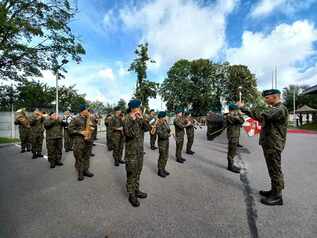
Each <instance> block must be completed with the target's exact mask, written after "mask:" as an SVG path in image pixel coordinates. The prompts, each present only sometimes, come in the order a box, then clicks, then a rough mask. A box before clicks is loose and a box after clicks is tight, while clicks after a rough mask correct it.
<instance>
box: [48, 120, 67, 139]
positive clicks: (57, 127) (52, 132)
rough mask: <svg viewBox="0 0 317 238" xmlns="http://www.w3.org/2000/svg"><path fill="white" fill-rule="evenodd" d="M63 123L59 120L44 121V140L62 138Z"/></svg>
mask: <svg viewBox="0 0 317 238" xmlns="http://www.w3.org/2000/svg"><path fill="white" fill-rule="evenodd" d="M63 126H64V123H63V122H62V121H60V120H51V119H45V121H44V127H45V129H46V139H47V140H51V139H59V138H62V137H63Z"/></svg>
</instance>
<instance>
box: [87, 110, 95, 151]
mask: <svg viewBox="0 0 317 238" xmlns="http://www.w3.org/2000/svg"><path fill="white" fill-rule="evenodd" d="M88 112H89V117H88V119H89V121H90V123H91V129H92V136H91V137H90V139H89V146H88V150H89V153H90V157H93V156H95V154H94V153H93V152H92V149H93V146H95V143H94V140H95V136H96V133H97V122H96V114H95V112H94V110H92V109H88Z"/></svg>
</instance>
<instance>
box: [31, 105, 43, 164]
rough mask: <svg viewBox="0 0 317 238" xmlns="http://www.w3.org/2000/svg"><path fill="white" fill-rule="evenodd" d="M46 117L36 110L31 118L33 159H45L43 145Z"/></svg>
mask: <svg viewBox="0 0 317 238" xmlns="http://www.w3.org/2000/svg"><path fill="white" fill-rule="evenodd" d="M44 117H45V114H44V113H42V112H40V111H39V110H35V111H34V112H33V115H32V117H31V122H30V125H31V132H32V153H33V157H32V159H37V158H39V157H43V155H42V145H43V139H44V125H43V123H44Z"/></svg>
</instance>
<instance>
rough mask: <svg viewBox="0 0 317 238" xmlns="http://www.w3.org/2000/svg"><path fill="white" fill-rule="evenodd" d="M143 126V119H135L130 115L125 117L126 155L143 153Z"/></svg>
mask: <svg viewBox="0 0 317 238" xmlns="http://www.w3.org/2000/svg"><path fill="white" fill-rule="evenodd" d="M144 129H145V124H144V121H143V119H136V120H133V118H132V117H131V116H130V115H127V116H126V117H125V121H124V135H125V137H126V140H125V141H126V147H125V148H126V155H135V154H139V153H143V142H144V141H143V137H144Z"/></svg>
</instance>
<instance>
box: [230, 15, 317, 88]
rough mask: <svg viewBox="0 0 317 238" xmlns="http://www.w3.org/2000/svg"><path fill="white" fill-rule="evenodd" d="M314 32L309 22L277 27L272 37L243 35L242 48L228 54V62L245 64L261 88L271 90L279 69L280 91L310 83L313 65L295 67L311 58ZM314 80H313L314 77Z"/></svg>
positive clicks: (315, 39)
mask: <svg viewBox="0 0 317 238" xmlns="http://www.w3.org/2000/svg"><path fill="white" fill-rule="evenodd" d="M316 41H317V30H316V28H315V27H314V25H313V24H312V23H310V22H308V21H296V22H294V23H293V24H291V25H288V24H281V25H278V26H277V27H276V28H275V29H274V30H273V31H272V32H271V33H269V34H263V33H253V32H249V31H246V32H244V33H243V37H242V46H241V47H240V48H231V49H228V50H227V60H228V61H229V62H230V63H233V64H245V65H247V66H249V68H250V69H251V71H252V72H253V73H255V74H256V76H257V78H258V83H259V86H260V87H270V86H271V78H272V70H273V69H274V67H275V66H277V67H278V73H279V74H278V82H279V87H284V86H287V85H288V84H290V83H294V82H296V81H298V80H301V82H310V81H311V80H312V79H311V78H312V77H313V74H312V72H317V68H316V65H315V66H312V67H309V68H308V69H301V68H300V67H298V65H300V64H304V65H305V62H306V61H307V60H308V59H309V58H310V57H311V56H313V55H315V54H316V52H315V50H314V43H315V42H316ZM315 77H316V76H315Z"/></svg>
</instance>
